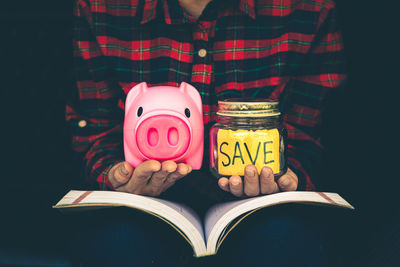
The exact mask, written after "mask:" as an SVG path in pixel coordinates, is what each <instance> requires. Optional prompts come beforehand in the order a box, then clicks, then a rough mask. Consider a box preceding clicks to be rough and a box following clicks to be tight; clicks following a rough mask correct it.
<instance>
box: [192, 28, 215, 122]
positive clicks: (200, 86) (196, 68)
mask: <svg viewBox="0 0 400 267" xmlns="http://www.w3.org/2000/svg"><path fill="white" fill-rule="evenodd" d="M214 28H215V21H200V22H197V23H196V24H195V25H194V30H193V53H194V55H193V65H192V75H191V84H192V85H193V86H195V87H196V88H197V90H198V91H199V93H200V95H201V98H202V101H203V112H204V119H205V122H206V123H207V122H209V121H210V120H211V113H210V110H209V107H210V104H211V103H210V94H211V93H212V88H211V87H212V82H213V79H214V77H213V68H214V66H213V61H212V39H213V35H214Z"/></svg>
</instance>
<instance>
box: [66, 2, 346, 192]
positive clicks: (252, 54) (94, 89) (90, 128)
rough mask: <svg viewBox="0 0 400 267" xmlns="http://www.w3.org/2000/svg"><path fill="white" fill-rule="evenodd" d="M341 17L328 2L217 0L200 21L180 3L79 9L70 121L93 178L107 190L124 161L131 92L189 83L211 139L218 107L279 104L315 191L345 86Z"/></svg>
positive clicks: (306, 182)
mask: <svg viewBox="0 0 400 267" xmlns="http://www.w3.org/2000/svg"><path fill="white" fill-rule="evenodd" d="M334 12H335V9H334V4H333V3H332V1H330V0H259V1H255V0H248V1H245V0H240V1H239V0H237V1H223V0H214V1H212V2H210V4H209V5H208V6H207V7H206V8H205V10H204V12H203V14H202V15H201V17H200V18H199V19H198V20H196V19H195V18H193V17H192V16H191V15H190V14H188V13H187V12H186V11H185V10H184V9H183V8H182V6H181V5H180V4H179V1H178V0H118V1H112V0H78V1H77V4H76V8H75V12H74V14H75V27H74V58H75V70H76V78H77V89H78V92H77V99H76V100H75V101H71V103H70V104H69V105H68V106H67V115H66V116H67V120H68V121H69V122H70V124H71V128H72V131H73V145H74V148H75V150H77V151H80V152H84V153H85V159H86V175H87V177H89V178H90V179H92V180H96V181H97V182H98V183H99V184H100V185H101V187H102V188H104V187H105V185H107V181H106V179H105V175H104V173H106V172H107V169H108V167H109V166H110V165H112V164H114V163H115V162H117V161H121V160H123V148H122V124H123V109H124V104H123V103H124V99H125V96H126V93H127V92H128V91H129V90H130V89H131V88H132V87H133V86H135V85H136V84H138V83H140V82H143V81H145V82H147V83H148V84H149V85H150V86H156V85H170V86H179V84H180V83H181V82H188V83H190V84H192V85H193V86H195V87H196V88H197V89H198V91H199V92H200V94H201V97H202V101H203V105H204V106H203V108H204V121H205V124H206V129H208V127H209V126H210V125H211V124H212V123H213V122H215V121H216V120H217V117H216V114H215V112H216V105H217V101H218V100H222V99H225V98H230V97H252V98H273V99H278V100H280V102H281V108H282V111H283V112H284V114H285V116H284V122H285V125H286V127H287V129H288V144H289V151H288V154H289V166H290V167H291V168H292V169H293V170H294V171H295V172H296V174H297V175H298V176H299V189H301V190H312V189H314V186H313V183H312V182H311V177H310V176H312V173H313V170H314V168H315V164H317V162H319V160H320V157H321V145H320V143H319V141H318V139H319V135H318V131H317V129H318V126H319V125H320V123H321V111H322V108H323V102H324V99H325V98H326V95H327V93H328V92H329V91H330V90H331V89H332V88H335V87H338V86H340V85H341V84H342V83H343V81H344V79H345V74H344V60H343V58H344V56H343V47H342V42H341V36H340V33H339V32H338V29H337V28H336V25H335V21H334V16H335V14H334ZM200 49H205V50H206V51H207V53H206V55H205V56H204V57H202V56H200V55H199V54H198V51H199V50H200ZM82 120H85V121H86V122H87V125H86V126H85V127H80V126H82V125H84V124H82V122H81V124H79V122H80V121H82ZM79 125H80V126H79ZM206 135H207V134H206ZM205 154H207V153H205Z"/></svg>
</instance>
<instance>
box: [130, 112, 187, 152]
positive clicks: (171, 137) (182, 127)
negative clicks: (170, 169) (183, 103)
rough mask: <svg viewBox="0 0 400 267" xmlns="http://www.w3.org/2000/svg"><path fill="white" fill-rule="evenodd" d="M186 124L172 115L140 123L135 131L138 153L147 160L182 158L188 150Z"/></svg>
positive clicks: (151, 118) (159, 116)
mask: <svg viewBox="0 0 400 267" xmlns="http://www.w3.org/2000/svg"><path fill="white" fill-rule="evenodd" d="M190 139H191V133H190V129H189V126H188V124H187V123H186V122H185V121H183V120H182V119H181V118H179V117H176V116H173V115H155V116H151V117H149V118H147V119H145V120H144V121H142V122H141V123H140V124H139V125H138V126H137V130H136V143H137V146H138V149H139V151H140V152H141V153H142V154H143V155H144V156H145V157H147V158H152V159H158V160H167V159H174V158H178V157H180V156H182V155H183V154H184V153H185V152H186V151H187V149H188V147H189V144H190Z"/></svg>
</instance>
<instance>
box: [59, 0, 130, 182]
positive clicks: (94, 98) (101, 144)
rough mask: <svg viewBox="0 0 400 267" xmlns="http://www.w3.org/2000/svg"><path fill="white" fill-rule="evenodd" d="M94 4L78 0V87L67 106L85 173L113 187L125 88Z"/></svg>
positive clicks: (119, 154) (75, 31)
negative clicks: (103, 41) (99, 30)
mask: <svg viewBox="0 0 400 267" xmlns="http://www.w3.org/2000/svg"><path fill="white" fill-rule="evenodd" d="M90 11H91V10H90V5H89V3H87V2H85V1H77V3H76V6H75V8H74V29H73V49H74V71H75V73H74V74H75V79H76V88H75V91H74V93H73V97H71V99H70V100H69V101H68V103H67V107H66V120H67V122H68V123H69V125H70V129H71V132H72V145H73V149H74V150H75V151H77V152H80V153H82V154H83V157H84V172H85V174H84V175H85V177H86V178H87V179H88V180H89V182H91V183H92V184H96V182H97V184H98V185H99V186H100V188H101V189H106V188H111V189H112V186H111V185H110V184H109V182H108V181H107V179H106V178H107V173H108V170H109V169H110V167H111V166H112V165H114V164H115V163H117V162H119V161H122V160H123V147H122V129H123V110H122V109H121V108H119V106H118V103H119V101H120V99H121V98H122V97H123V94H122V92H123V91H122V89H121V88H120V87H119V85H118V84H117V83H116V82H113V73H112V70H111V68H109V66H110V64H109V62H107V60H109V59H107V58H106V56H105V55H104V54H103V50H102V48H101V47H100V45H99V42H97V38H99V37H98V36H97V35H96V33H95V30H96V29H95V27H94V23H93V17H92V15H91V12H90Z"/></svg>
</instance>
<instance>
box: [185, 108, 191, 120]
mask: <svg viewBox="0 0 400 267" xmlns="http://www.w3.org/2000/svg"><path fill="white" fill-rule="evenodd" d="M185 115H186V117H188V118H190V110H189V109H188V108H186V109H185Z"/></svg>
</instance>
